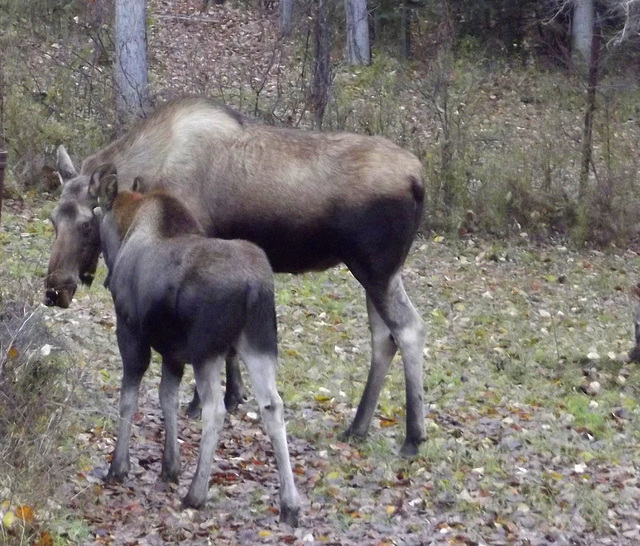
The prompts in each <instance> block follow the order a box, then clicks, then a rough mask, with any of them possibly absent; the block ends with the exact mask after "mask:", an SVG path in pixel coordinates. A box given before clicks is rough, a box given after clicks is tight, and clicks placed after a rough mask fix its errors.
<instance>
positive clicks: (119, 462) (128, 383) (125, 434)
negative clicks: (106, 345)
mask: <svg viewBox="0 0 640 546" xmlns="http://www.w3.org/2000/svg"><path fill="white" fill-rule="evenodd" d="M123 322H124V321H123ZM117 337H118V347H119V348H120V355H121V356H122V366H123V372H122V387H121V389H120V420H119V422H118V439H117V441H116V449H115V452H114V455H113V459H112V461H111V466H110V467H109V473H108V474H107V481H108V482H121V481H123V480H124V478H125V476H126V475H127V474H128V472H129V467H130V462H129V441H130V438H131V423H132V421H133V416H134V414H135V412H136V410H137V409H138V392H139V390H140V382H141V381H142V376H143V375H144V373H145V372H146V371H147V368H148V367H149V360H150V358H151V350H150V348H149V346H148V345H145V344H144V343H142V342H141V341H140V340H139V338H138V336H136V335H135V334H133V333H131V332H129V331H128V330H127V329H126V328H125V327H121V326H120V325H119V326H118V329H117Z"/></svg>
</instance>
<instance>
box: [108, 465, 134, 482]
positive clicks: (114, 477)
mask: <svg viewBox="0 0 640 546" xmlns="http://www.w3.org/2000/svg"><path fill="white" fill-rule="evenodd" d="M128 473H129V472H128V470H116V469H114V468H113V465H112V466H111V467H110V468H109V472H107V477H106V478H105V479H104V481H105V482H107V483H122V482H124V479H125V478H126V477H127V474H128Z"/></svg>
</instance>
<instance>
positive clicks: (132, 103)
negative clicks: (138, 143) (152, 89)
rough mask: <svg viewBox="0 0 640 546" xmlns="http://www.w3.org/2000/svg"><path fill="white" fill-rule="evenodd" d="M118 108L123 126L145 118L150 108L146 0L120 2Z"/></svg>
mask: <svg viewBox="0 0 640 546" xmlns="http://www.w3.org/2000/svg"><path fill="white" fill-rule="evenodd" d="M115 27H116V28H115V35H116V36H115V45H116V63H115V81H116V108H117V112H118V118H119V120H120V122H125V121H126V120H127V119H130V117H131V116H142V115H143V114H144V112H145V108H146V106H147V33H146V2H145V0H116V18H115Z"/></svg>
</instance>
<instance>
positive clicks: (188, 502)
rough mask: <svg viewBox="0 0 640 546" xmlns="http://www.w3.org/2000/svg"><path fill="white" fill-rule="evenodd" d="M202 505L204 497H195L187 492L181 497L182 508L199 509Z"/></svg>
mask: <svg viewBox="0 0 640 546" xmlns="http://www.w3.org/2000/svg"><path fill="white" fill-rule="evenodd" d="M203 506H204V499H196V498H195V496H194V495H192V494H191V493H187V496H186V497H185V498H184V499H182V509H183V510H185V509H187V508H194V509H196V510H199V509H200V508H202V507H203Z"/></svg>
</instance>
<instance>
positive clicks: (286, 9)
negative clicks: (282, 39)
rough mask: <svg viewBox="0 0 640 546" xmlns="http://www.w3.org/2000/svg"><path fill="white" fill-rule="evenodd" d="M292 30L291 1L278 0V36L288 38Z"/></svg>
mask: <svg viewBox="0 0 640 546" xmlns="http://www.w3.org/2000/svg"><path fill="white" fill-rule="evenodd" d="M292 30H293V0H280V34H281V35H282V36H290V35H291V31H292Z"/></svg>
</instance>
